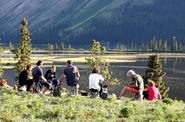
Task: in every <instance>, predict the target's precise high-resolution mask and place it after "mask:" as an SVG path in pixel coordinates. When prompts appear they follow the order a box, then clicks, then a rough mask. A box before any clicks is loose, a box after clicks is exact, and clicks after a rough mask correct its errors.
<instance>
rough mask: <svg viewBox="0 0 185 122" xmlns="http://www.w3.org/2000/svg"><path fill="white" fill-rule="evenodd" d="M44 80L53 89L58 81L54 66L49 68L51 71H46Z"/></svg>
mask: <svg viewBox="0 0 185 122" xmlns="http://www.w3.org/2000/svg"><path fill="white" fill-rule="evenodd" d="M45 78H46V80H47V81H48V82H49V83H50V84H51V85H52V86H54V87H56V86H57V84H58V80H57V77H56V66H55V65H53V66H51V69H49V70H48V71H46V73H45Z"/></svg>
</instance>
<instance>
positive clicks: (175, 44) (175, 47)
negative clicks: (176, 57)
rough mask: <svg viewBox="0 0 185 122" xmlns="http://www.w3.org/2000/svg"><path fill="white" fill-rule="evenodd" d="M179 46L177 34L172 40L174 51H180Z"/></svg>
mask: <svg viewBox="0 0 185 122" xmlns="http://www.w3.org/2000/svg"><path fill="white" fill-rule="evenodd" d="M178 49H179V47H178V41H177V39H176V36H174V37H173V40H172V49H171V50H172V51H178Z"/></svg>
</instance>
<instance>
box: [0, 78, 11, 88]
mask: <svg viewBox="0 0 185 122" xmlns="http://www.w3.org/2000/svg"><path fill="white" fill-rule="evenodd" d="M0 88H10V86H9V85H8V81H7V80H4V79H3V80H0Z"/></svg>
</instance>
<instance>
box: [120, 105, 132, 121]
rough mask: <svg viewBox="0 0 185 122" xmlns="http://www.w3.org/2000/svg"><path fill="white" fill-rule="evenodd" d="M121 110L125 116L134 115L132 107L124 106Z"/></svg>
mask: <svg viewBox="0 0 185 122" xmlns="http://www.w3.org/2000/svg"><path fill="white" fill-rule="evenodd" d="M120 112H121V115H122V116H123V117H126V118H128V117H130V116H131V115H132V113H133V110H132V108H130V107H125V108H123V109H122V110H121V111H120Z"/></svg>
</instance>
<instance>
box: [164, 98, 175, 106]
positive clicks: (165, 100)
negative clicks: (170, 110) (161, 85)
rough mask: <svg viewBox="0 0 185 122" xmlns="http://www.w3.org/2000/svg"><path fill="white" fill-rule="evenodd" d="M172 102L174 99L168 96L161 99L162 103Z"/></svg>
mask: <svg viewBox="0 0 185 122" xmlns="http://www.w3.org/2000/svg"><path fill="white" fill-rule="evenodd" d="M173 102H174V101H173V100H172V99H170V98H164V99H163V103H166V104H169V105H170V104H173Z"/></svg>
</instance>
